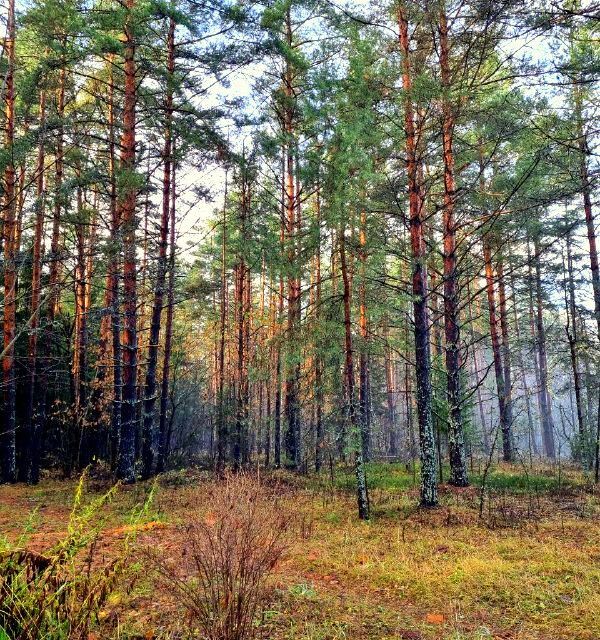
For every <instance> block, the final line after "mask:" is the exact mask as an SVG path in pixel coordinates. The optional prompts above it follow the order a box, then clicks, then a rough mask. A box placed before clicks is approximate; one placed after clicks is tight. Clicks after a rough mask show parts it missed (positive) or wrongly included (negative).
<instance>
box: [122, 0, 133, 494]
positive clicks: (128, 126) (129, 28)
mask: <svg viewBox="0 0 600 640" xmlns="http://www.w3.org/2000/svg"><path fill="white" fill-rule="evenodd" d="M126 8H127V16H126V19H125V25H124V64H123V71H124V74H125V86H124V105H123V135H122V137H121V158H120V163H121V167H120V168H121V171H122V172H123V173H124V174H125V175H126V177H127V180H126V181H125V185H124V188H123V192H122V193H121V194H119V196H120V198H119V209H120V215H119V218H120V222H121V226H122V230H123V311H124V319H123V332H122V338H121V343H122V349H123V394H122V399H121V438H120V442H119V460H118V464H117V475H118V477H119V478H120V479H121V480H123V481H124V482H134V481H135V468H134V467H135V432H136V425H135V418H136V400H137V393H136V382H137V288H136V282H137V261H136V243H135V229H136V220H135V210H136V201H137V188H136V186H135V167H136V160H135V118H136V93H137V86H136V62H135V34H134V25H133V12H134V9H135V0H127V1H126Z"/></svg>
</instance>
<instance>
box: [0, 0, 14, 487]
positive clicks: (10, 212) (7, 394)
mask: <svg viewBox="0 0 600 640" xmlns="http://www.w3.org/2000/svg"><path fill="white" fill-rule="evenodd" d="M15 32H16V25H15V2H14V0H8V15H7V35H6V41H5V44H4V52H5V55H6V61H7V65H8V68H7V71H6V85H5V87H6V88H5V98H4V101H5V105H6V106H5V131H4V145H5V148H6V150H7V151H8V154H9V157H8V162H7V165H6V169H5V171H4V220H3V222H4V224H3V241H4V357H3V358H2V382H3V387H4V389H3V420H2V425H1V427H0V428H1V429H2V434H0V454H1V457H0V463H1V464H0V467H1V480H2V482H16V480H17V459H16V427H17V425H16V407H15V402H16V379H15V345H14V343H15V338H16V333H15V330H16V309H17V268H16V255H15V239H16V192H15V182H16V173H15V166H14V158H13V152H14V140H15V87H14V74H15Z"/></svg>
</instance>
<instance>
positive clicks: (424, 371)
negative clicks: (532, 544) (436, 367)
mask: <svg viewBox="0 0 600 640" xmlns="http://www.w3.org/2000/svg"><path fill="white" fill-rule="evenodd" d="M398 26H399V29H400V48H401V52H402V59H403V69H402V87H403V89H404V94H405V97H404V124H405V133H406V169H407V175H408V194H409V212H410V213H409V219H410V240H411V251H412V261H413V273H412V282H413V296H414V302H413V309H414V333H415V363H416V382H417V413H418V419H419V437H420V443H421V504H422V505H423V506H427V507H431V506H435V505H437V502H438V496H437V484H436V452H435V438H434V433H433V417H432V407H431V397H432V393H431V352H430V344H429V312H428V309H427V298H428V293H427V271H426V266H425V260H426V250H425V237H424V231H423V219H422V211H421V209H422V199H421V188H420V185H419V183H418V178H417V172H418V168H417V153H416V149H417V144H416V133H415V118H414V108H413V102H412V70H411V64H410V41H409V33H408V18H407V16H406V12H405V7H404V6H403V5H401V6H400V7H399V9H398Z"/></svg>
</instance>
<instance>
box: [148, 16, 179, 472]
mask: <svg viewBox="0 0 600 640" xmlns="http://www.w3.org/2000/svg"><path fill="white" fill-rule="evenodd" d="M174 73H175V20H174V19H173V18H170V19H169V30H168V34H167V94H166V97H165V140H164V147H163V184H162V209H161V218H160V231H159V244H158V264H157V272H156V283H155V286H154V300H153V303H152V315H151V320H150V336H149V338H148V365H147V368H146V380H145V384H144V416H143V420H144V422H143V431H142V477H144V478H148V477H150V475H151V474H152V471H153V467H154V462H155V458H156V434H155V429H154V423H155V421H154V406H155V403H156V394H157V388H156V372H157V365H158V348H159V341H160V319H161V315H162V310H163V305H164V297H165V280H166V275H167V245H168V235H169V203H170V192H171V164H172V157H171V151H172V149H171V147H172V126H173V125H172V119H173V81H174V80H173V76H174Z"/></svg>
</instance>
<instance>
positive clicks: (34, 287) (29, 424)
mask: <svg viewBox="0 0 600 640" xmlns="http://www.w3.org/2000/svg"><path fill="white" fill-rule="evenodd" d="M39 108H40V116H39V118H40V121H39V127H40V140H39V144H38V155H37V164H36V200H35V230H34V234H33V264H32V275H31V308H30V310H31V327H30V331H29V345H28V353H27V357H28V362H29V388H28V393H27V409H26V411H25V434H26V435H25V437H26V457H27V461H26V465H25V468H26V472H25V475H26V480H27V482H29V483H31V484H37V483H38V481H39V452H40V439H41V433H40V432H39V430H38V428H39V426H40V419H39V418H40V412H41V411H43V407H41V406H40V403H39V398H38V396H37V392H38V374H39V371H38V369H39V362H38V332H39V328H40V310H41V309H40V307H41V297H42V253H43V242H44V216H45V213H46V192H45V158H46V156H45V147H44V144H45V133H46V92H45V91H44V90H43V89H42V90H40V101H39Z"/></svg>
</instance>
